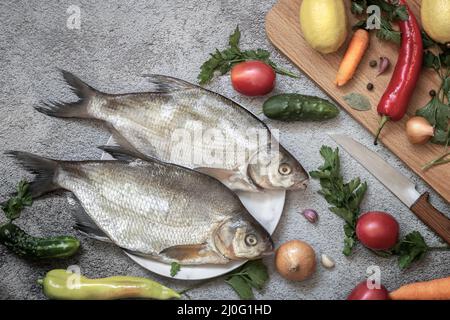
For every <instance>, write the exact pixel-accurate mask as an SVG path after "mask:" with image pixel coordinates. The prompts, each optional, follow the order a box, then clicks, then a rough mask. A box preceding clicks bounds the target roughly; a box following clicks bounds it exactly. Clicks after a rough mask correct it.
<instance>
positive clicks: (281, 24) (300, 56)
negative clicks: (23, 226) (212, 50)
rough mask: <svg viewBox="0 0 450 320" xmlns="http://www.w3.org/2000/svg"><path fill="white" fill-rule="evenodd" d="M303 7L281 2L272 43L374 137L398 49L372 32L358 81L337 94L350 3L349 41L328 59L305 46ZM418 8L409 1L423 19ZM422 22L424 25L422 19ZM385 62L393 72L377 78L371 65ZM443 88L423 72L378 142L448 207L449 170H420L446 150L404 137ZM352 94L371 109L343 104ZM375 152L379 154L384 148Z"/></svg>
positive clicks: (270, 31)
mask: <svg viewBox="0 0 450 320" xmlns="http://www.w3.org/2000/svg"><path fill="white" fill-rule="evenodd" d="M301 1H302V0H279V2H278V3H277V4H276V5H275V6H274V7H273V8H272V9H271V10H270V11H269V13H268V14H267V16H266V33H267V36H268V38H269V40H270V41H271V42H272V44H273V45H274V46H275V47H276V48H278V49H279V50H280V51H281V52H282V53H283V54H285V55H286V56H287V57H288V58H289V59H290V60H291V61H292V62H293V63H294V64H295V65H296V66H297V67H298V68H300V70H301V71H303V72H304V73H305V74H306V75H307V76H308V77H309V78H310V79H312V80H313V81H314V82H315V83H317V85H318V86H319V87H321V88H322V89H323V90H324V91H325V92H326V93H327V94H328V95H329V96H330V97H331V98H332V99H333V100H334V101H335V102H336V103H337V104H339V105H341V106H342V108H344V109H345V110H346V111H347V112H349V113H350V114H351V115H352V116H353V117H354V118H355V119H356V120H357V121H358V122H359V123H361V124H362V125H363V126H364V127H365V128H367V129H368V130H369V131H370V132H371V133H372V134H375V132H376V129H377V127H378V121H379V116H378V114H377V112H376V107H377V105H378V101H379V100H380V98H381V96H382V95H383V92H384V90H385V88H386V87H387V85H388V83H389V80H390V78H391V75H392V71H393V68H394V65H395V63H396V62H397V56H398V50H399V47H398V46H397V45H395V44H392V43H388V42H382V41H380V40H378V39H377V38H376V37H375V34H374V32H371V41H370V46H369V49H368V51H367V53H366V55H365V56H364V58H363V60H362V61H361V64H360V66H359V68H358V70H357V72H356V74H355V77H354V78H353V79H352V80H351V81H350V82H349V83H348V84H347V85H345V86H344V87H341V88H338V87H336V86H335V85H334V79H335V77H336V73H337V70H338V67H339V63H340V61H341V60H342V57H343V55H344V53H345V50H346V48H347V46H348V43H349V41H350V35H351V30H350V29H351V26H352V25H353V24H354V23H355V22H356V19H355V18H354V17H353V15H352V14H351V13H350V8H349V5H350V1H346V5H347V9H348V10H347V12H348V14H347V16H348V18H349V36H348V38H347V41H346V43H345V44H344V45H343V46H342V47H341V48H340V49H339V51H338V52H336V53H333V54H328V55H322V54H320V53H318V52H317V51H315V50H313V49H312V48H311V47H310V46H309V45H308V44H307V43H306V41H305V40H304V38H303V35H302V32H301V30H300V22H299V12H300V4H301ZM419 3H420V1H419V0H410V1H408V4H409V5H410V7H411V9H412V11H413V12H414V14H415V15H416V17H418V18H419V17H420V15H419V11H420V5H419ZM418 20H419V21H420V19H418ZM381 56H386V57H388V58H389V59H390V60H391V63H392V66H391V68H390V69H389V72H386V73H385V74H383V75H381V76H379V77H376V74H377V69H376V68H371V67H370V66H369V61H371V60H377V61H378V60H379V58H380V57H381ZM369 82H371V83H373V84H374V87H375V88H374V90H373V91H368V90H367V88H366V86H367V84H368V83H369ZM439 86H440V79H439V77H438V76H437V75H436V74H435V73H434V72H433V71H431V70H423V71H422V76H421V78H420V80H419V83H418V85H417V88H416V90H415V94H414V95H413V97H412V99H411V102H410V106H409V110H408V113H407V115H406V116H405V117H404V118H403V120H401V121H398V122H390V123H388V124H387V125H386V127H385V128H384V129H383V132H382V134H381V139H380V142H381V144H384V145H385V146H386V147H387V148H389V149H390V150H391V151H392V152H393V153H394V154H396V155H397V156H398V157H399V158H400V159H401V160H402V161H404V162H405V163H406V165H408V166H409V167H410V168H411V169H412V170H413V171H414V172H415V173H417V174H418V175H419V176H420V177H422V178H423V179H424V180H425V181H426V182H427V183H428V184H430V186H431V187H432V188H433V189H434V190H436V192H438V193H439V194H440V195H441V196H442V197H443V198H444V199H445V200H446V201H447V202H450V164H446V165H442V166H437V167H434V168H432V169H430V170H428V171H425V172H424V171H423V170H422V169H421V165H423V164H424V163H426V162H428V161H430V160H432V159H434V158H436V157H438V156H439V155H440V154H442V152H443V147H442V146H438V145H433V144H431V143H428V144H426V145H423V146H417V145H412V144H411V143H409V141H408V139H407V137H406V134H405V123H406V120H407V119H408V118H409V117H411V116H413V115H414V113H415V111H416V109H418V108H421V107H422V106H424V105H425V104H426V103H427V102H428V101H429V100H430V97H429V95H428V92H429V91H430V90H431V89H436V90H437V89H438V88H439ZM351 92H359V93H362V94H364V95H366V96H367V97H369V99H370V102H371V105H372V109H371V110H370V111H356V110H354V109H352V108H350V107H349V106H348V105H347V103H346V102H345V101H344V99H343V96H345V95H346V94H348V93H351ZM377 148H380V146H379V147H377Z"/></svg>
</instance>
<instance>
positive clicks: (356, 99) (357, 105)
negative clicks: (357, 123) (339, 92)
mask: <svg viewBox="0 0 450 320" xmlns="http://www.w3.org/2000/svg"><path fill="white" fill-rule="evenodd" d="M343 98H344V100H345V101H346V102H347V103H348V105H349V106H350V107H351V108H352V109H355V110H358V111H367V110H370V109H371V106H370V101H369V98H367V97H366V96H365V95H362V94H359V93H349V94H347V95H345V96H344V97H343Z"/></svg>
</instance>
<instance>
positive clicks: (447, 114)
mask: <svg viewBox="0 0 450 320" xmlns="http://www.w3.org/2000/svg"><path fill="white" fill-rule="evenodd" d="M449 85H450V84H449ZM416 115H417V116H420V117H424V118H425V119H427V121H428V122H429V123H430V124H431V125H432V126H434V127H435V134H434V136H433V137H432V139H431V141H432V142H433V143H436V144H443V145H445V144H447V142H448V139H449V135H450V132H449V131H450V128H449V125H448V121H449V119H450V106H449V105H446V104H444V103H443V102H442V101H441V100H440V99H439V97H438V96H434V97H433V98H431V100H430V102H429V103H428V104H427V105H425V106H424V107H423V108H421V109H418V110H417V111H416Z"/></svg>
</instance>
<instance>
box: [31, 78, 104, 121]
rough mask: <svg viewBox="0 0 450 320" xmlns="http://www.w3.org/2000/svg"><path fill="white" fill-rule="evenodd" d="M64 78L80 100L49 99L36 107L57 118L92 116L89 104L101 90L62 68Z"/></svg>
mask: <svg viewBox="0 0 450 320" xmlns="http://www.w3.org/2000/svg"><path fill="white" fill-rule="evenodd" d="M61 73H62V75H63V77H64V80H65V81H66V82H67V84H68V85H69V86H70V89H71V90H72V92H73V93H75V94H76V95H77V96H78V98H79V100H78V101H76V102H60V101H52V100H50V101H48V102H42V105H41V106H35V107H34V108H35V109H36V110H37V111H39V112H41V113H43V114H46V115H48V116H51V117H57V118H90V115H89V113H88V105H89V102H90V100H91V99H92V98H93V97H94V96H95V95H96V94H97V93H98V92H99V91H97V90H96V89H94V88H92V87H91V86H90V85H88V84H86V83H84V82H83V81H81V80H80V79H79V78H78V77H77V76H75V75H74V74H72V73H70V72H68V71H65V70H61Z"/></svg>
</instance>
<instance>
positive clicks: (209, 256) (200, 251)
mask: <svg viewBox="0 0 450 320" xmlns="http://www.w3.org/2000/svg"><path fill="white" fill-rule="evenodd" d="M159 255H162V256H164V257H165V258H166V259H168V260H175V261H178V262H180V263H184V264H196V261H198V260H199V259H202V261H203V263H217V261H223V263H225V262H228V261H229V260H228V259H227V258H225V257H223V256H221V255H219V254H217V253H216V252H214V251H212V250H211V249H210V247H209V246H208V244H207V243H202V244H192V245H179V246H173V247H169V248H167V249H164V250H163V251H161V252H160V253H159Z"/></svg>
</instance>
